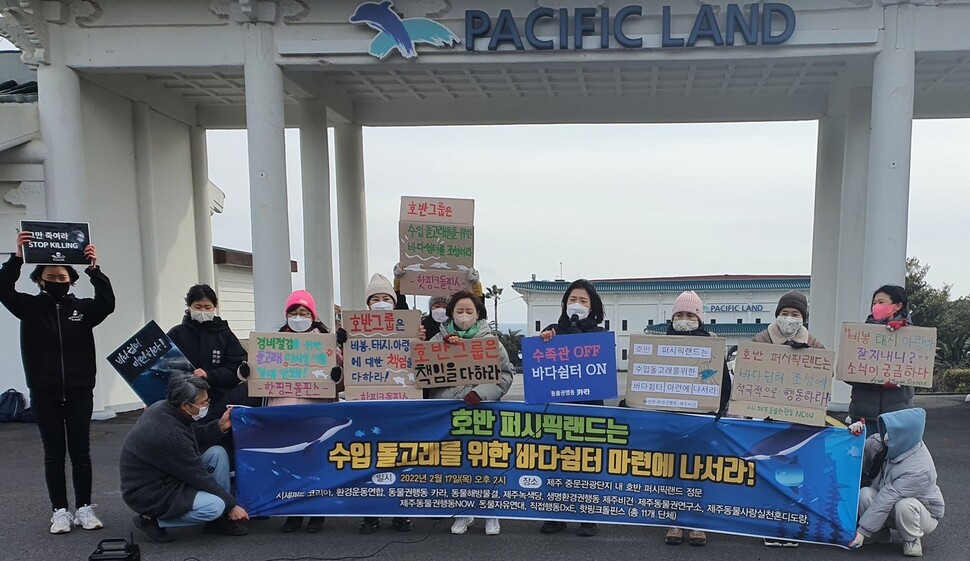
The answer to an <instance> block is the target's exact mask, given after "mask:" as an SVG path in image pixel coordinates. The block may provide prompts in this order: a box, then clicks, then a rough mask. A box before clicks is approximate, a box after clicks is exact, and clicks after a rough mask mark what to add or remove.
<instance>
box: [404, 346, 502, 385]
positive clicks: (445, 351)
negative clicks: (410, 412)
mask: <svg viewBox="0 0 970 561" xmlns="http://www.w3.org/2000/svg"><path fill="white" fill-rule="evenodd" d="M501 344H502V343H501V341H499V340H498V338H497V337H482V338H480V339H468V340H462V341H460V342H458V343H445V342H444V341H421V342H416V343H414V344H413V345H412V347H411V360H412V361H413V362H414V374H415V382H416V385H417V387H419V388H449V387H456V386H469V385H475V384H488V383H491V382H498V381H499V380H500V379H501V371H500V370H499V356H500V354H499V346H500V345H501Z"/></svg>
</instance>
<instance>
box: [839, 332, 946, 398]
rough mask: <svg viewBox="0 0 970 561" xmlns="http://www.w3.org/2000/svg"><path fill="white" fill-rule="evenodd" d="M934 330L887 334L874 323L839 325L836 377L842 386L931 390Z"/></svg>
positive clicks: (934, 357) (934, 347)
mask: <svg viewBox="0 0 970 561" xmlns="http://www.w3.org/2000/svg"><path fill="white" fill-rule="evenodd" d="M935 361H936V328H935V327H913V326H907V327H902V328H899V329H897V330H895V331H889V329H887V328H886V326H885V325H881V324H876V323H848V322H846V323H843V324H842V339H841V341H840V343H839V363H838V367H837V368H836V374H837V377H838V379H839V380H843V381H846V382H865V383H867V384H884V383H886V382H896V384H898V385H900V386H917V387H921V388H931V387H933V366H934V364H935Z"/></svg>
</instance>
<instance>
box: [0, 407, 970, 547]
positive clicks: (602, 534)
mask: <svg viewBox="0 0 970 561" xmlns="http://www.w3.org/2000/svg"><path fill="white" fill-rule="evenodd" d="M510 394H511V395H510V397H513V396H514V392H510ZM916 403H917V405H918V406H920V407H923V408H925V409H926V410H927V413H928V417H927V430H926V434H925V438H924V440H925V442H926V443H927V446H928V447H929V449H930V451H931V453H932V454H933V458H934V460H935V461H936V467H937V470H938V472H939V476H940V478H939V482H940V487H941V488H942V489H943V494H944V497H945V499H946V503H947V513H946V517H945V518H944V519H943V520H942V521H941V523H940V525H939V528H938V529H937V530H936V532H934V533H933V534H932V535H930V536H927V537H925V538H924V539H923V549H924V556H925V557H926V558H928V559H941V560H964V559H970V547H968V546H970V508H968V507H967V504H968V502H970V454H968V438H967V434H968V431H967V429H968V427H970V404H968V403H964V396H918V397H917V399H916ZM137 417H138V415H137V413H126V414H123V415H120V416H119V417H117V418H115V419H112V420H110V421H97V422H94V423H93V425H92V431H91V433H92V436H91V446H92V459H93V463H94V501H95V502H96V503H97V504H98V505H99V506H98V509H97V512H98V515H99V516H100V517H101V519H102V520H103V521H104V523H105V528H104V529H102V530H98V531H93V532H86V531H83V530H81V529H75V530H74V531H72V532H71V533H69V534H65V535H58V536H55V535H51V534H50V533H48V528H49V526H50V524H49V522H48V519H49V517H50V512H49V510H48V509H49V503H48V499H47V492H46V489H45V486H44V477H43V450H42V448H41V442H40V437H39V435H38V433H37V427H36V426H35V425H32V424H18V423H13V424H11V423H0V477H2V487H0V489H2V494H0V561H15V560H33V559H37V560H76V559H80V560H86V559H88V556H89V555H90V554H91V553H92V552H93V551H94V549H95V547H96V546H97V543H98V541H99V540H101V539H106V538H116V537H127V536H128V534H129V532H131V531H132V526H131V518H132V516H133V514H132V513H131V512H130V511H129V510H128V509H127V507H125V505H124V503H123V502H122V501H121V496H120V492H119V490H118V454H119V451H120V448H121V444H122V442H123V440H124V437H125V435H126V434H127V432H128V430H129V428H130V427H131V425H132V424H134V422H135V420H136V419H137ZM68 480H69V481H70V478H68ZM69 496H70V493H69ZM387 522H390V521H389V520H387V521H385V524H384V525H382V527H381V529H380V531H378V532H377V533H375V534H371V535H366V536H364V535H360V534H358V533H357V523H358V519H357V518H329V519H328V520H327V522H326V525H325V527H324V531H323V532H321V533H319V534H307V533H305V532H299V533H293V534H283V533H282V532H281V531H280V526H281V525H282V520H281V519H266V520H254V521H250V522H249V523H248V527H249V529H250V534H249V535H248V536H243V537H234V538H233V537H224V536H209V535H204V534H203V533H202V532H201V530H199V529H182V530H172V531H170V532H171V533H172V534H173V536H174V537H175V539H176V541H175V542H173V543H170V544H152V543H147V542H144V541H143V540H141V539H140V538H139V536H138V534H135V539H136V540H137V541H139V543H140V546H141V548H142V559H145V560H159V561H161V560H165V561H183V560H187V559H189V560H190V559H195V560H198V561H216V560H240V561H248V560H252V561H262V560H269V559H279V558H301V559H314V558H317V559H365V558H370V559H377V560H389V559H393V560H414V561H429V560H432V559H448V560H462V559H470V560H476V561H484V560H489V559H510V560H512V559H514V560H516V561H520V560H522V561H524V560H545V559H549V560H553V559H554V560H557V561H574V560H575V561H591V560H600V559H611V560H620V559H624V560H625V559H644V560H648V559H670V560H681V559H698V560H700V559H703V560H705V561H720V560H724V561H742V560H743V561H758V560H766V561H768V560H779V561H781V560H783V561H793V560H828V559H833V560H838V559H870V560H875V559H879V560H882V559H893V558H900V559H901V558H902V553H901V544H900V543H899V542H898V541H897V542H896V543H894V544H892V545H867V546H865V547H863V548H862V549H860V550H858V551H845V550H842V549H839V548H835V547H827V546H816V545H804V544H803V545H802V546H801V547H798V548H795V549H789V548H767V547H764V546H763V545H762V543H761V541H760V540H756V539H752V538H747V537H739V536H730V535H721V534H708V544H707V546H705V547H692V546H690V545H687V543H686V542H685V543H684V544H682V545H680V546H670V545H666V544H664V543H663V532H664V531H663V529H662V528H657V527H639V526H621V525H604V524H600V525H599V534H598V535H597V536H595V537H591V538H583V537H578V536H576V535H575V527H576V526H575V525H574V524H570V526H569V528H568V529H567V530H566V531H563V532H561V533H559V534H553V535H544V534H540V533H539V532H538V528H539V523H538V522H535V521H516V520H506V521H503V522H502V533H501V534H500V535H498V536H486V535H484V521H483V520H476V523H475V524H474V525H472V526H471V527H470V528H469V530H468V533H467V534H465V535H462V536H453V535H451V534H450V533H449V528H450V525H451V521H450V520H439V521H434V520H430V519H415V524H414V525H415V531H414V532H412V533H404V534H402V533H396V532H394V531H393V530H392V529H391V527H390V524H387Z"/></svg>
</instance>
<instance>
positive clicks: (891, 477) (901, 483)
mask: <svg viewBox="0 0 970 561" xmlns="http://www.w3.org/2000/svg"><path fill="white" fill-rule="evenodd" d="M878 422H879V432H880V434H874V435H872V436H869V437H868V438H866V445H865V452H864V454H863V459H862V463H863V466H862V467H863V470H864V471H871V470H872V468H873V466H872V465H871V464H872V463H873V462H874V461H878V458H877V456H880V455H881V454H880V452H882V451H884V450H886V449H887V444H886V441H885V440H884V437H883V435H886V436H888V451H887V452H886V455H885V461H884V462H883V465H882V467H881V468H880V469H879V474H878V475H877V476H876V477H875V479H874V480H873V482H872V488H873V489H875V490H876V491H877V494H876V498H875V499H874V500H873V502H872V505H871V506H870V507H869V508H868V509H867V510H866V511H865V512H864V513H862V516H860V517H859V532H860V533H861V534H862V535H864V536H872V535H873V534H875V533H876V532H878V531H879V530H881V529H882V528H884V527H886V523H887V520H888V518H889V514H890V512H891V511H892V509H893V507H894V506H895V505H896V503H897V502H899V501H900V500H901V499H906V498H912V499H916V500H918V501H919V502H920V503H922V504H923V506H924V507H926V510H927V511H929V513H930V516H932V517H933V518H934V519H936V520H939V519H940V518H943V514H944V511H945V503H944V502H943V493H942V492H941V491H940V488H939V487H938V486H937V484H936V465H935V464H934V463H933V457H932V456H931V455H930V451H929V450H928V449H927V448H926V445H925V444H923V430H924V428H925V427H926V411H924V410H923V409H919V408H915V409H904V410H902V411H895V412H891V413H884V414H882V415H880V416H879V420H878Z"/></svg>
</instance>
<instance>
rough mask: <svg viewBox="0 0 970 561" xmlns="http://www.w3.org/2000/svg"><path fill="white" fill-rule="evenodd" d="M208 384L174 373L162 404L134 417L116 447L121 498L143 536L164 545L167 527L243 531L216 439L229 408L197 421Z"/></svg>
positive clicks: (224, 433) (225, 427)
mask: <svg viewBox="0 0 970 561" xmlns="http://www.w3.org/2000/svg"><path fill="white" fill-rule="evenodd" d="M208 388H209V384H208V383H207V382H206V381H205V379H204V378H202V377H201V376H184V375H179V376H172V377H171V378H170V379H169V382H168V390H167V392H166V396H165V399H164V400H163V401H157V402H155V403H153V404H152V405H151V406H150V407H149V408H148V409H147V410H146V411H145V412H144V413H143V414H142V415H141V417H139V418H138V421H137V422H136V423H135V426H133V427H132V428H131V431H130V432H129V433H128V437H127V438H125V443H124V444H123V445H122V448H121V458H120V461H119V466H120V475H121V498H122V500H124V502H125V504H126V505H128V507H129V508H131V509H132V510H133V511H135V512H136V513H137V515H136V516H135V518H134V525H135V528H137V529H138V530H141V531H142V532H143V533H144V534H145V537H146V538H148V541H151V542H170V541H172V536H171V535H169V533H168V531H167V530H166V529H167V528H180V527H187V526H198V525H200V524H202V525H204V526H203V528H202V530H203V532H205V533H208V534H223V535H227V536H243V535H245V534H247V533H248V531H247V530H246V528H245V527H244V526H241V525H240V524H238V523H237V522H238V521H240V520H247V519H248V518H249V515H248V514H247V513H246V511H245V510H244V509H243V508H242V507H241V506H239V505H238V504H236V499H235V498H234V497H233V496H232V493H231V492H230V490H229V455H228V454H227V452H226V449H225V448H224V447H223V446H221V445H220V444H224V443H226V442H227V440H228V433H229V430H230V429H231V427H232V420H231V417H230V415H229V411H226V412H225V413H223V415H222V417H221V418H219V419H218V420H217V421H213V422H210V423H206V424H202V423H200V422H199V421H200V420H201V419H204V418H205V417H206V413H207V410H208V409H209V406H210V405H209V403H210V401H209V394H208V391H207V390H208Z"/></svg>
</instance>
